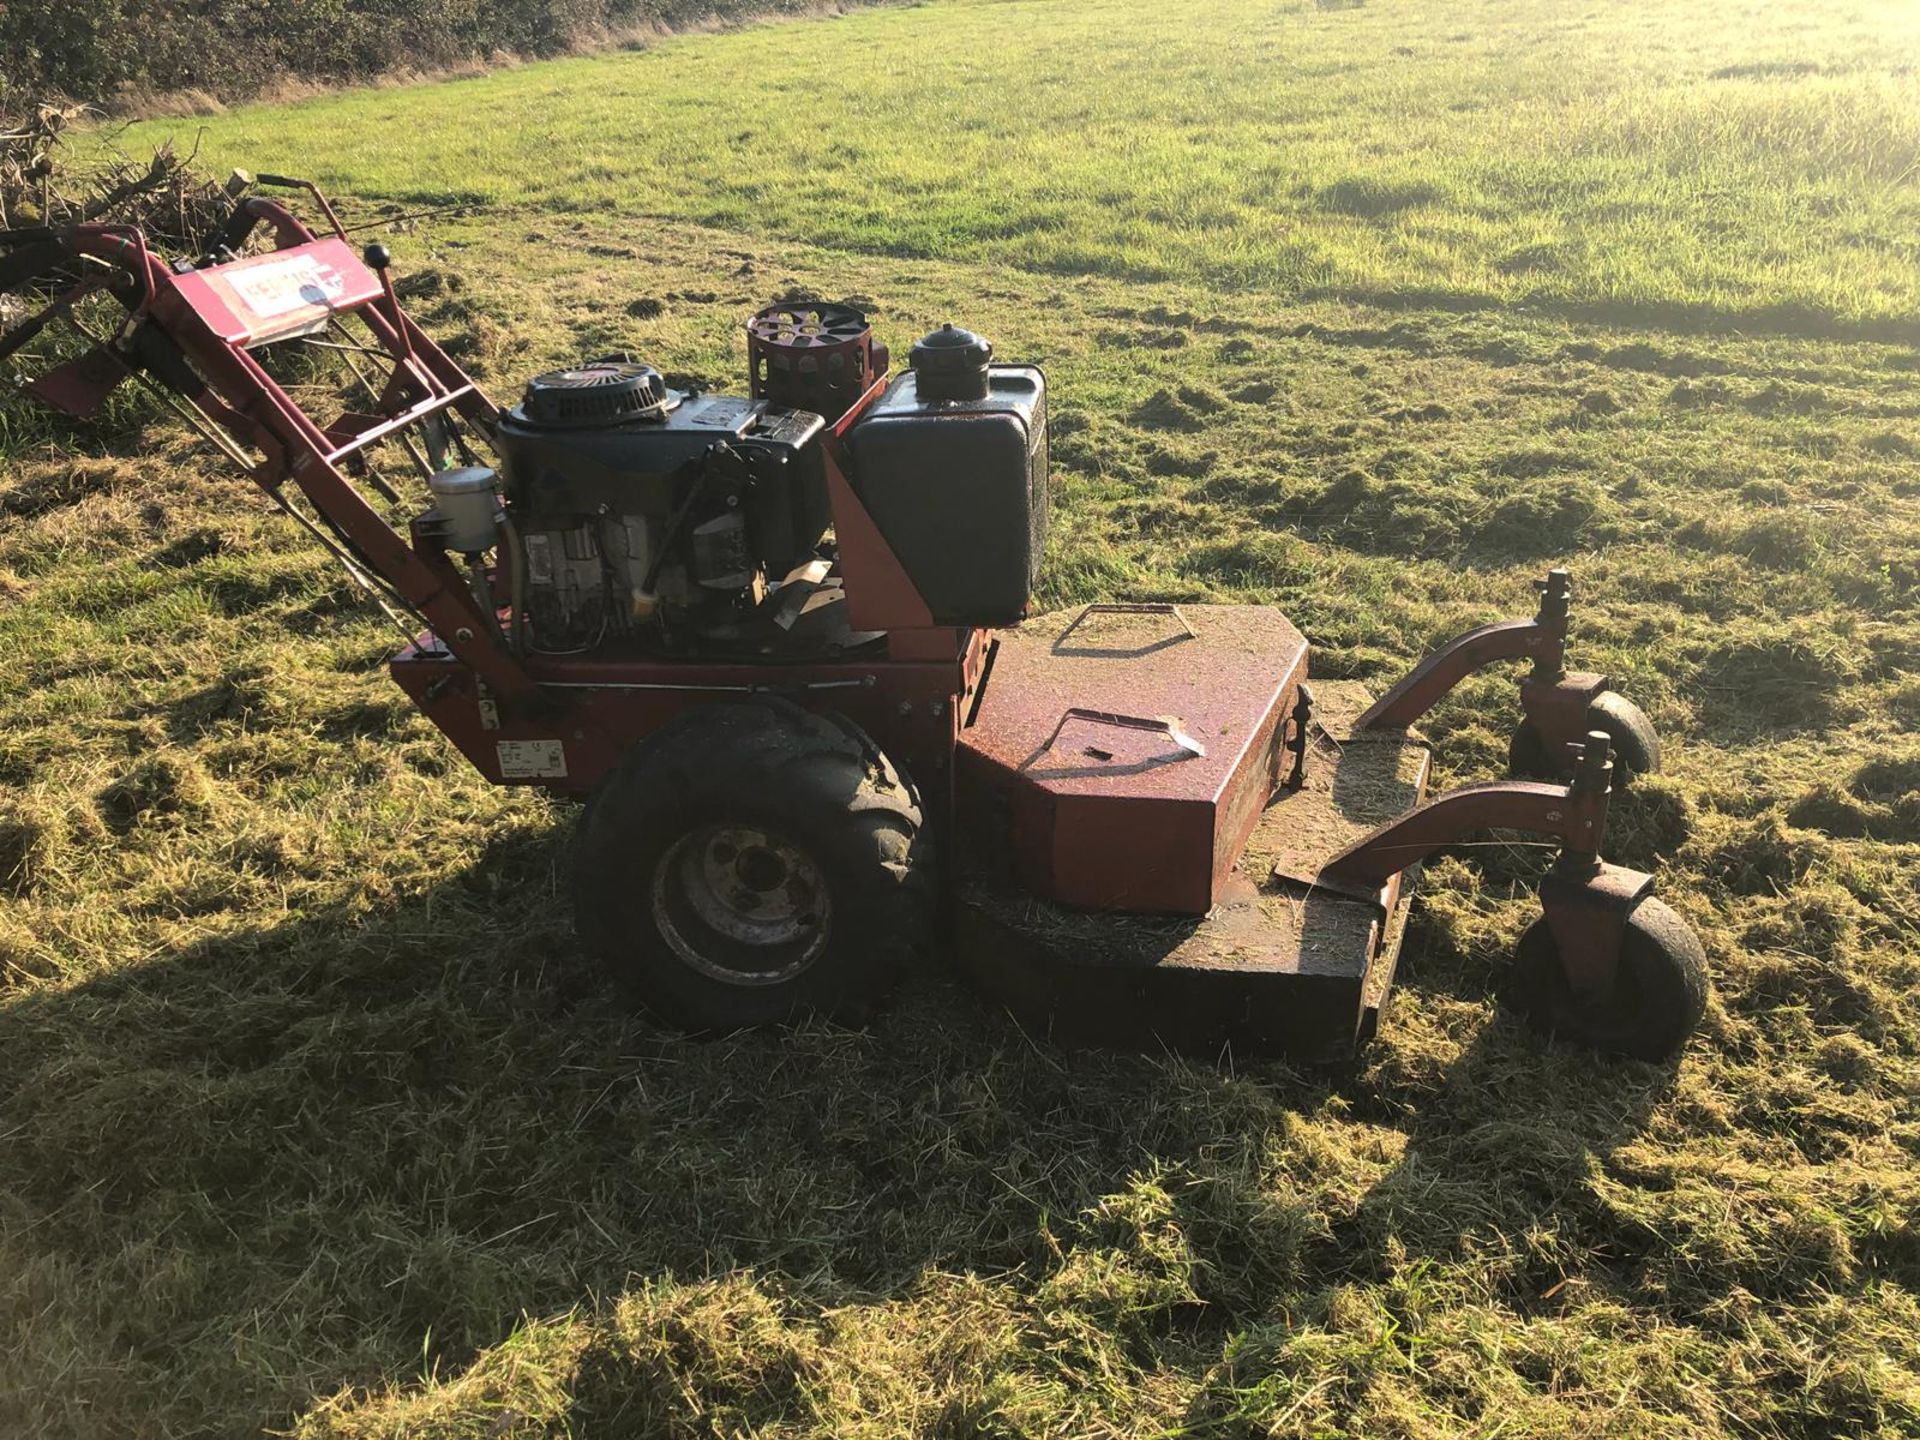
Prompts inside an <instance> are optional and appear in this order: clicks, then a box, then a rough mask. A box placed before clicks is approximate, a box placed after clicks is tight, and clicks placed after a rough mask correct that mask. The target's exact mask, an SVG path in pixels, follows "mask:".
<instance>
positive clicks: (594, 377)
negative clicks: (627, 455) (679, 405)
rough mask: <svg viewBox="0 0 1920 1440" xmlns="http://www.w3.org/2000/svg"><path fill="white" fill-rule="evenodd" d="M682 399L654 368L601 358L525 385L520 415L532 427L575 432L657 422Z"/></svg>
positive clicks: (550, 373) (538, 378)
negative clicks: (595, 427)
mask: <svg viewBox="0 0 1920 1440" xmlns="http://www.w3.org/2000/svg"><path fill="white" fill-rule="evenodd" d="M678 399H679V397H678V396H677V395H675V394H674V393H673V392H672V391H670V390H668V389H667V382H666V381H665V380H664V379H663V378H661V375H660V372H659V371H658V370H656V369H654V368H653V367H652V366H651V365H638V364H634V363H632V362H630V361H620V360H599V361H595V362H594V363H593V364H591V365H582V366H579V367H578V368H576V369H572V370H552V371H549V372H548V373H547V374H545V375H536V376H534V377H533V379H531V380H529V381H528V382H527V389H526V393H525V394H524V395H523V396H522V397H521V400H520V411H521V413H522V414H523V415H524V416H525V417H526V419H527V422H528V423H529V424H532V425H539V426H544V427H547V428H549V429H554V430H574V429H584V428H586V427H589V426H597V425H621V424H625V423H626V422H628V421H631V420H657V419H659V418H660V417H661V416H662V415H664V414H666V413H667V411H668V410H670V409H672V408H673V405H674V404H675V403H676V402H677V401H678Z"/></svg>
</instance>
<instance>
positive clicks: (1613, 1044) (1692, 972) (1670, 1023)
mask: <svg viewBox="0 0 1920 1440" xmlns="http://www.w3.org/2000/svg"><path fill="white" fill-rule="evenodd" d="M1504 999H1505V1001H1506V1003H1507V1004H1508V1005H1509V1006H1510V1007H1511V1008H1512V1009H1514V1010H1515V1011H1516V1012H1518V1013H1519V1014H1520V1016H1521V1017H1522V1018H1524V1019H1525V1020H1526V1022H1527V1023H1528V1024H1529V1025H1531V1026H1533V1028H1534V1029H1536V1030H1540V1031H1543V1032H1545V1033H1547V1034H1549V1035H1554V1036H1560V1037H1563V1038H1566V1039H1569V1040H1575V1041H1578V1042H1579V1043H1580V1044H1582V1045H1590V1046H1592V1047H1593V1048H1594V1049H1596V1050H1604V1051H1606V1052H1608V1053H1609V1054H1614V1055H1626V1056H1630V1057H1632V1058H1634V1059H1637V1060H1664V1059H1666V1058H1668V1057H1669V1056H1671V1055H1673V1054H1674V1053H1675V1052H1676V1051H1678V1050H1679V1049H1680V1047H1681V1046H1682V1045H1684V1044H1686V1041H1687V1037H1688V1036H1689V1035H1691V1034H1692V1033H1693V1028H1694V1026H1696V1025H1698V1024H1699V1023H1700V1017H1701V1015H1703V1014H1704V1013H1705V1012H1706V1007H1707V957H1706V952H1705V951H1703V950H1702V949H1701V948H1700V939H1699V937H1698V936H1697V935H1695V934H1694V933H1693V927H1692V926H1690V925H1688V924H1687V922H1686V921H1685V920H1683V919H1681V918H1680V916H1679V915H1677V914H1676V913H1674V911H1673V910H1672V909H1671V908H1670V907H1669V906H1667V905H1665V904H1663V903H1662V902H1661V901H1660V900H1658V899H1656V898H1654V897H1653V896H1648V897H1647V898H1646V899H1644V900H1642V901H1641V902H1640V903H1639V904H1638V905H1636V906H1635V907H1634V909H1633V912H1632V913H1631V914H1630V915H1628V916H1627V924H1626V930H1625V933H1624V937H1623V939H1622V942H1621V949H1620V960H1619V968H1618V970H1617V971H1616V972H1615V976H1614V983H1613V987H1612V989H1611V990H1610V991H1609V992H1608V994H1607V995H1605V996H1604V997H1602V998H1601V999H1599V1000H1597V1001H1593V1000H1587V999H1583V998H1582V997H1580V996H1578V995H1576V994H1575V993H1574V990H1573V986H1572V984H1571V983H1570V982H1569V981H1568V979H1567V973H1566V969H1565V967H1564V966H1563V965H1562V964H1561V961H1560V946H1559V942H1557V941H1556V940H1555V939H1554V937H1553V929H1552V927H1551V926H1549V925H1548V923H1547V921H1546V917H1544V916H1542V917H1541V918H1540V919H1538V920H1536V921H1534V922H1533V924H1532V925H1530V926H1528V927H1527V931H1526V933H1525V934H1524V935H1522V936H1521V937H1520V944H1519V947H1518V948H1517V949H1516V950H1515V952H1514V957H1513V969H1512V971H1511V972H1510V973H1509V974H1508V977H1507V984H1506V993H1505V996H1504Z"/></svg>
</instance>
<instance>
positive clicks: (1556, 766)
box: [1507, 690, 1660, 790]
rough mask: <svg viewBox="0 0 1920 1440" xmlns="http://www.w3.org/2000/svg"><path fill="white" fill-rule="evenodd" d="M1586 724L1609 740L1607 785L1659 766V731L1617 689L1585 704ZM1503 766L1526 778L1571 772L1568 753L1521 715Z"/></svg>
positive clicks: (1616, 784)
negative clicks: (1610, 766) (1610, 755)
mask: <svg viewBox="0 0 1920 1440" xmlns="http://www.w3.org/2000/svg"><path fill="white" fill-rule="evenodd" d="M1587 729H1589V730H1604V731H1605V732H1606V735H1607V738H1608V739H1609V740H1611V741H1612V742H1613V788H1614V789H1615V790H1624V789H1626V788H1627V786H1628V785H1630V784H1631V783H1632V782H1633V778H1634V777H1635V776H1636V775H1651V774H1652V773H1654V772H1655V771H1656V770H1658V769H1659V768H1660V735H1659V732H1657V731H1656V730H1655V729H1654V728H1653V722H1652V721H1651V720H1649V719H1648V718H1647V712H1646V711H1644V710H1642V709H1641V708H1640V707H1639V706H1638V705H1636V704H1634V703H1633V701H1631V700H1629V699H1627V697H1626V696H1624V695H1622V694H1620V693H1619V692H1618V691H1617V690H1602V691H1601V692H1600V693H1599V694H1598V695H1596V696H1594V698H1593V702H1592V703H1591V704H1590V705H1588V706H1587ZM1507 768H1508V769H1509V770H1510V771H1511V772H1512V773H1513V774H1514V775H1516V776H1519V777H1521V778H1523V779H1530V780H1565V779H1566V778H1568V777H1569V776H1570V775H1572V774H1573V760H1572V757H1571V755H1569V754H1555V753H1554V751H1553V747H1551V746H1549V745H1548V744H1547V740H1546V737H1545V736H1544V735H1542V734H1541V733H1540V729H1539V727H1538V726H1536V725H1535V724H1534V723H1533V722H1532V721H1531V720H1522V721H1521V722H1520V725H1519V727H1518V728H1517V729H1515V730H1514V732H1513V743H1512V744H1511V745H1509V746H1508V748H1507Z"/></svg>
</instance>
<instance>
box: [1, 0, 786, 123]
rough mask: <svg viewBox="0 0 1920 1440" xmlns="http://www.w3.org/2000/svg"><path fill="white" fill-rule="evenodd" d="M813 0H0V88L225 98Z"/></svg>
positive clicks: (107, 98)
mask: <svg viewBox="0 0 1920 1440" xmlns="http://www.w3.org/2000/svg"><path fill="white" fill-rule="evenodd" d="M815 7H816V0H0V85H4V87H5V90H6V91H9V92H11V93H12V95H14V96H20V95H50V94H59V95H66V96H70V97H72V98H74V99H79V100H86V101H90V102H104V103H108V104H111V103H113V102H115V101H116V100H125V99H126V98H128V97H130V96H131V97H137V96H140V95H142V94H156V93H166V92H175V91H199V92H202V93H204V94H206V95H210V96H213V97H214V98H216V99H220V100H233V99H240V98H244V97H245V96H248V95H252V94H257V93H258V92H259V91H260V90H262V89H263V88H265V87H267V86H269V85H272V84H273V83H275V82H276V81H281V80H286V79H300V80H314V81H322V82H328V83H339V82H348V81H354V80H364V79H367V78H370V77H372V76H375V75H380V74H383V73H386V72H389V71H393V70H398V69H401V68H403V67H404V68H410V69H435V68H441V67H447V66H457V65H461V64H465V63H469V62H471V61H473V60H475V59H485V58H487V57H489V56H492V55H495V54H497V53H499V52H501V51H507V52H511V53H513V54H516V55H526V56H534V55H554V54H559V53H561V52H563V51H566V50H569V49H573V48H576V47H578V46H579V45H581V44H583V43H590V42H592V41H594V40H596V39H599V38H602V37H605V36H608V35H618V34H621V33H625V32H633V31H638V30H643V29H646V28H649V27H660V28H674V27H676V26H682V25H686V24H689V23H692V22H696V21H701V20H707V19H715V18H718V19H729V18H733V17H735V16H743V15H747V14H765V13H776V14H777V13H781V12H794V11H801V10H809V9H813V8H815Z"/></svg>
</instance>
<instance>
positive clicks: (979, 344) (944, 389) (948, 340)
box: [907, 321, 993, 400]
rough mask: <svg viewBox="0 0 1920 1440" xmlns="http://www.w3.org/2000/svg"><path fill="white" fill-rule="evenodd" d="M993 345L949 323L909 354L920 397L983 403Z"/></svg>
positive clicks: (926, 338) (924, 339) (922, 341)
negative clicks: (981, 401) (980, 401)
mask: <svg viewBox="0 0 1920 1440" xmlns="http://www.w3.org/2000/svg"><path fill="white" fill-rule="evenodd" d="M992 358H993V346H991V345H989V344H988V343H987V342H986V341H985V340H984V339H982V338H981V337H980V336H978V335H976V334H974V333H973V332H972V331H971V330H962V329H961V328H960V327H959V326H957V325H955V324H953V322H952V321H948V322H947V323H946V324H945V325H942V326H941V327H940V328H939V329H938V330H935V331H934V332H933V333H932V334H930V335H928V336H926V337H925V338H923V339H922V340H921V341H920V342H919V343H918V344H916V345H915V346H914V347H913V349H912V351H911V352H910V353H909V354H908V357H907V359H908V363H909V364H911V365H912V366H913V373H914V378H915V381H916V383H917V384H918V386H919V390H920V395H921V397H922V398H923V399H927V400H984V399H986V398H987V362H988V361H989V360H991V359H992Z"/></svg>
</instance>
